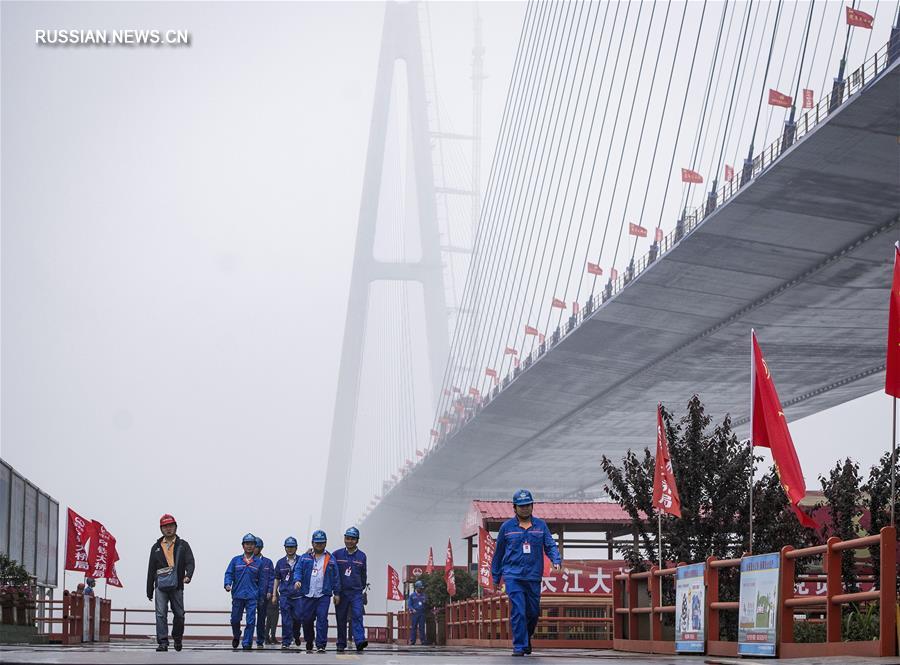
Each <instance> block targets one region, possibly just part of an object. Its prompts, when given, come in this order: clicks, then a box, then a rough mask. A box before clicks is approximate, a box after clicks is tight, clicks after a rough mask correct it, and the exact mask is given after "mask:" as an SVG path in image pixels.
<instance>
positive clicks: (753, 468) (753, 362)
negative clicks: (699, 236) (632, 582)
mask: <svg viewBox="0 0 900 665" xmlns="http://www.w3.org/2000/svg"><path fill="white" fill-rule="evenodd" d="M773 39H774V37H773ZM755 334H756V330H755V329H753V328H750V438H748V439H747V443H748V444H749V445H750V531H749V538H750V548H749V551H750V554H753V476H754V474H755V473H756V460H754V459H753V406H754V405H753V393H754V392H755V390H756V356H755V355H754V349H753V336H754V335H755Z"/></svg>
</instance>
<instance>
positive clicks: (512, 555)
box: [491, 517, 560, 584]
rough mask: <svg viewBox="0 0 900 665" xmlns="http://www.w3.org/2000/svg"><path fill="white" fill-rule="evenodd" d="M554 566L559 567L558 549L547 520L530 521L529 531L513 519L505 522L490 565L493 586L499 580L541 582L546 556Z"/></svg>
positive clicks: (498, 535)
mask: <svg viewBox="0 0 900 665" xmlns="http://www.w3.org/2000/svg"><path fill="white" fill-rule="evenodd" d="M545 552H546V554H547V556H548V557H549V558H550V561H552V562H553V564H554V565H559V564H560V558H559V548H558V547H557V546H556V542H555V541H554V540H553V536H551V535H550V529H549V528H548V527H547V523H546V522H544V520H541V519H538V518H536V517H532V518H531V526H530V527H529V528H528V529H527V530H526V529H523V528H522V527H521V526H519V520H518V519H516V518H515V517H513V518H512V519H508V520H506V521H505V522H504V523H503V524H502V525H501V527H500V531H499V532H498V533H497V545H496V548H495V549H494V559H493V561H492V562H491V577H493V578H494V584H499V583H500V578H501V577H504V578H506V579H511V580H525V581H529V582H539V581H540V580H541V577H542V576H543V573H544V553H545Z"/></svg>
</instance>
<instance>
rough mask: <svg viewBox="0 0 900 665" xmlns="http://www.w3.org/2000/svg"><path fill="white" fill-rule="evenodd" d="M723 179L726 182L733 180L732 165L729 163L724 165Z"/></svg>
mask: <svg viewBox="0 0 900 665" xmlns="http://www.w3.org/2000/svg"><path fill="white" fill-rule="evenodd" d="M725 180H726V181H727V182H731V181H732V180H734V167H733V166H732V165H731V164H726V165H725Z"/></svg>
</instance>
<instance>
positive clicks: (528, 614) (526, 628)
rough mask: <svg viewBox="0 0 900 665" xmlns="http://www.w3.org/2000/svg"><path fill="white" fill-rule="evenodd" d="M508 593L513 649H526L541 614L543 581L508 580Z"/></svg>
mask: <svg viewBox="0 0 900 665" xmlns="http://www.w3.org/2000/svg"><path fill="white" fill-rule="evenodd" d="M506 595H507V596H509V605H510V608H509V623H510V627H511V628H512V636H513V651H525V648H526V647H527V646H528V640H529V639H530V638H531V636H532V635H533V634H534V629H535V628H537V623H538V617H539V616H540V615H541V582H540V580H538V581H536V582H531V581H529V580H516V579H512V580H506Z"/></svg>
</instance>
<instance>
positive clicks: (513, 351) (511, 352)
mask: <svg viewBox="0 0 900 665" xmlns="http://www.w3.org/2000/svg"><path fill="white" fill-rule="evenodd" d="M503 355H504V356H517V355H519V350H518V349H513V348H511V347H509V346H507V347H506V348H505V349H503Z"/></svg>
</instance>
